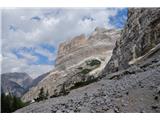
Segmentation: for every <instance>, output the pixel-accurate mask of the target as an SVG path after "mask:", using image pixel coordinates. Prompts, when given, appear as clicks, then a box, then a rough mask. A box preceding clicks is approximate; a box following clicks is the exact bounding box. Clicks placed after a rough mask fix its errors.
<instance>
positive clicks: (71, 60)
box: [22, 28, 121, 101]
mask: <svg viewBox="0 0 160 120" xmlns="http://www.w3.org/2000/svg"><path fill="white" fill-rule="evenodd" d="M120 33H121V31H120V30H114V29H112V30H107V29H104V28H96V29H95V31H94V32H93V33H92V34H91V35H90V36H89V37H88V38H87V37H85V36H84V35H80V36H77V37H75V38H73V39H71V40H69V41H65V42H64V43H61V44H60V46H59V49H58V54H57V59H56V66H55V68H54V70H52V71H51V72H50V73H49V75H47V76H46V77H45V78H44V79H43V80H41V81H40V82H39V83H38V84H37V85H36V86H34V87H32V88H31V89H30V90H29V91H28V92H27V93H26V94H25V95H24V96H23V97H22V99H23V100H24V101H32V100H33V99H35V98H37V97H38V93H39V91H40V89H41V88H43V89H44V91H45V92H47V91H48V92H49V96H50V97H54V96H60V95H64V94H67V93H69V92H70V91H71V90H72V89H74V88H76V87H78V86H81V85H82V84H89V83H90V82H93V81H94V80H96V79H97V77H98V74H99V73H100V72H101V70H102V69H103V68H104V66H105V64H106V63H107V61H108V60H109V59H110V57H111V53H112V49H113V47H114V44H115V42H116V40H117V39H119V37H120ZM106 56H107V57H106Z"/></svg>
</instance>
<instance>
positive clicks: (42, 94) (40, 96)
mask: <svg viewBox="0 0 160 120" xmlns="http://www.w3.org/2000/svg"><path fill="white" fill-rule="evenodd" d="M48 96H49V93H48V90H47V92H46V93H45V92H44V89H43V87H42V88H41V89H40V92H39V94H38V97H37V98H35V99H34V100H35V101H36V102H39V101H42V100H46V99H48Z"/></svg>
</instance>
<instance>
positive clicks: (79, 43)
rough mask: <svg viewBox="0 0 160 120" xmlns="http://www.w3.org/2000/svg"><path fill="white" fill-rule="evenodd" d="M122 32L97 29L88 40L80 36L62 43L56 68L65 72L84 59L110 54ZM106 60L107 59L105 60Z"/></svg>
mask: <svg viewBox="0 0 160 120" xmlns="http://www.w3.org/2000/svg"><path fill="white" fill-rule="evenodd" d="M119 36H120V31H118V30H106V29H104V28H96V29H95V31H94V32H93V33H92V34H91V36H89V37H88V38H87V37H85V35H83V34H82V35H80V36H77V37H75V38H73V39H72V40H69V41H66V42H64V43H61V44H60V46H59V49H58V54H57V59H56V64H55V67H56V68H57V69H60V70H64V69H66V68H68V67H70V66H73V65H76V64H77V63H79V62H81V61H82V60H83V59H84V58H88V57H90V56H98V55H99V56H101V57H102V58H103V57H104V55H106V53H107V58H110V55H109V54H110V53H111V52H112V50H113V48H114V44H115V41H116V40H117V39H119ZM103 59H106V58H103Z"/></svg>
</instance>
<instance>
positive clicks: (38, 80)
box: [29, 72, 50, 88]
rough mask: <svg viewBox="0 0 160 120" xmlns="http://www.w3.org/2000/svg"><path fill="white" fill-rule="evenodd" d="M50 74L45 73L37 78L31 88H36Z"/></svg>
mask: <svg viewBox="0 0 160 120" xmlns="http://www.w3.org/2000/svg"><path fill="white" fill-rule="evenodd" d="M49 73H50V72H47V73H44V74H42V75H40V76H38V77H36V78H35V79H34V80H33V82H32V84H31V85H30V86H29V87H30V88H31V87H34V86H36V85H37V84H38V83H39V82H40V81H41V80H42V79H43V78H45V77H46V76H47V75H48V74H49Z"/></svg>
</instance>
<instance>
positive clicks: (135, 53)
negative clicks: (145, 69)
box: [104, 8, 160, 73]
mask: <svg viewBox="0 0 160 120" xmlns="http://www.w3.org/2000/svg"><path fill="white" fill-rule="evenodd" d="M159 44H160V9H159V8H150V9H148V8H130V9H129V10H128V20H127V23H126V25H125V28H124V30H123V32H122V36H121V38H120V40H118V41H117V42H116V47H115V48H114V50H113V55H112V57H111V59H110V61H109V63H108V64H107V66H106V67H105V70H104V73H113V72H116V71H119V70H123V69H126V68H128V67H130V66H131V65H133V64H141V63H143V62H144V61H146V60H148V59H149V57H151V56H152V58H153V54H155V53H156V52H158V50H159V48H160V47H159ZM153 49H154V50H153ZM153 51H154V52H153ZM148 53H149V55H147V54H148ZM158 60H159V56H158V55H156V56H155V57H154V61H158ZM140 61H141V62H140Z"/></svg>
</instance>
